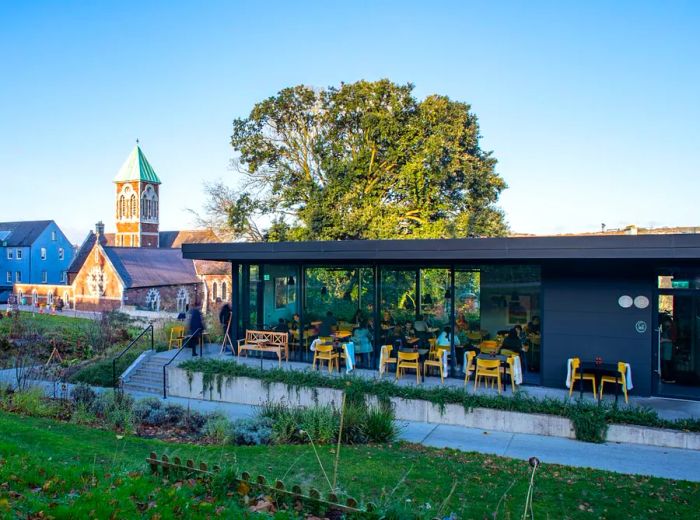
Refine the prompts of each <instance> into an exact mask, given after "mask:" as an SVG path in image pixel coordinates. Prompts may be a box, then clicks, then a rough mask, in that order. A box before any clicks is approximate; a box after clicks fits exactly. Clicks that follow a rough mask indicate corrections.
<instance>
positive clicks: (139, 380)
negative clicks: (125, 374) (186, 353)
mask: <svg viewBox="0 0 700 520" xmlns="http://www.w3.org/2000/svg"><path fill="white" fill-rule="evenodd" d="M132 383H133V384H137V385H138V384H143V385H155V386H162V385H163V376H162V375H161V376H160V377H144V376H138V375H136V376H133V377H130V378H129V379H128V380H127V381H125V382H124V384H132Z"/></svg>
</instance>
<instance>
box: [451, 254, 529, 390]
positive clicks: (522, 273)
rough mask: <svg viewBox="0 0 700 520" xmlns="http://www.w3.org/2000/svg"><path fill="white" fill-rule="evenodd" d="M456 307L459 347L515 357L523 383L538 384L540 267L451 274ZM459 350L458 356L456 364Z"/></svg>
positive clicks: (470, 268) (463, 270)
mask: <svg viewBox="0 0 700 520" xmlns="http://www.w3.org/2000/svg"><path fill="white" fill-rule="evenodd" d="M455 307H456V317H455V329H456V331H457V338H458V340H459V343H460V345H461V346H464V348H466V349H471V348H478V349H480V350H484V347H485V348H486V349H491V348H493V349H495V350H497V351H501V350H502V349H505V350H508V351H511V352H517V353H518V354H519V355H520V359H521V363H522V365H523V366H522V368H523V378H524V381H525V382H526V383H528V382H529V383H538V382H539V371H540V354H541V345H542V340H541V327H542V324H541V316H542V314H541V282H540V268H539V266H529V265H482V266H460V267H459V268H458V269H457V270H456V272H455ZM485 342H486V343H485ZM492 342H493V343H492ZM463 350H464V349H463V348H460V349H458V352H457V356H458V359H457V362H458V363H460V364H461V363H462V362H463V360H462V359H460V356H461V357H462V358H463Z"/></svg>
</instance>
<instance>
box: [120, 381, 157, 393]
mask: <svg viewBox="0 0 700 520" xmlns="http://www.w3.org/2000/svg"><path fill="white" fill-rule="evenodd" d="M123 388H124V390H131V391H132V392H144V393H149V394H158V395H160V394H162V393H163V386H162V384H161V386H153V385H142V384H130V383H124V386H123Z"/></svg>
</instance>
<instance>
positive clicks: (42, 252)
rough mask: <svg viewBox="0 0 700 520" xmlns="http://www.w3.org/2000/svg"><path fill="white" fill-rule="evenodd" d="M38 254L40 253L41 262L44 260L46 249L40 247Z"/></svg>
mask: <svg viewBox="0 0 700 520" xmlns="http://www.w3.org/2000/svg"><path fill="white" fill-rule="evenodd" d="M39 252H40V255H41V259H42V260H46V248H45V247H42V248H41V249H40V251H39Z"/></svg>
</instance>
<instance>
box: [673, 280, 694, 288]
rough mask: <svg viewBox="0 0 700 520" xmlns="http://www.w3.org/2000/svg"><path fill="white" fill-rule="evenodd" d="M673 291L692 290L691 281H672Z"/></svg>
mask: <svg viewBox="0 0 700 520" xmlns="http://www.w3.org/2000/svg"><path fill="white" fill-rule="evenodd" d="M671 287H672V288H673V289H690V280H671Z"/></svg>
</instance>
